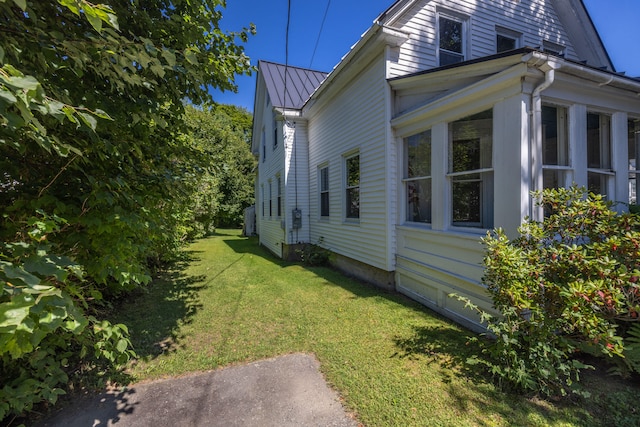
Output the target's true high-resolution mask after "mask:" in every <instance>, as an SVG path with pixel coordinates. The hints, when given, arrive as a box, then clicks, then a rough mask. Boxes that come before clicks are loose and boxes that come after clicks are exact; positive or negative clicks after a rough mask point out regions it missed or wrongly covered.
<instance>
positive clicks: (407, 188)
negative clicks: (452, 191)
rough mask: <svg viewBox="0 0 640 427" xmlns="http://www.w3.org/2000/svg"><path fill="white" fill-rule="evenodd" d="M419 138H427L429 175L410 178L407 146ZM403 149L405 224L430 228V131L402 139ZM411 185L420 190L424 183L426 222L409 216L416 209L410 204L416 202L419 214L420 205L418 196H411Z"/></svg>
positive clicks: (431, 188)
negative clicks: (426, 203) (427, 201)
mask: <svg viewBox="0 0 640 427" xmlns="http://www.w3.org/2000/svg"><path fill="white" fill-rule="evenodd" d="M421 137H426V138H428V144H429V159H430V164H429V174H428V175H415V176H411V175H412V174H411V171H410V170H409V145H410V144H411V139H412V138H421ZM403 147H404V160H403V168H404V175H403V176H404V178H403V179H402V184H403V188H404V206H405V222H406V223H408V224H411V225H417V224H420V225H428V226H431V223H432V221H433V177H432V174H433V165H432V164H431V163H433V156H432V151H433V148H432V147H433V141H432V136H431V129H427V130H424V131H422V132H419V133H417V134H414V135H410V136H408V137H406V138H404V141H403ZM412 183H418V188H420V184H421V183H425V185H426V186H428V192H429V199H430V201H429V212H428V214H427V220H424V221H416V218H415V215H411V212H412V211H414V212H415V208H416V203H415V202H412V200H418V203H417V206H418V212H421V210H420V203H419V202H420V195H418V196H417V197H414V196H412V187H411V186H412ZM427 183H428V184H427ZM415 190H416V189H415V187H414V188H413V192H415Z"/></svg>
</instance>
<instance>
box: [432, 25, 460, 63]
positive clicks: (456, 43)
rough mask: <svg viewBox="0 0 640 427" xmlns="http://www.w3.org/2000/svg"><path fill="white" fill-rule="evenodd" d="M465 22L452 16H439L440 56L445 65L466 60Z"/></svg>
mask: <svg viewBox="0 0 640 427" xmlns="http://www.w3.org/2000/svg"><path fill="white" fill-rule="evenodd" d="M464 34H465V22H464V21H462V20H461V19H457V18H453V17H450V16H444V15H439V16H438V39H439V41H438V48H439V49H438V58H439V65H440V66H445V65H450V64H457V63H459V62H462V61H464V59H465V58H464V51H465V48H466V46H465V45H466V41H465V37H464Z"/></svg>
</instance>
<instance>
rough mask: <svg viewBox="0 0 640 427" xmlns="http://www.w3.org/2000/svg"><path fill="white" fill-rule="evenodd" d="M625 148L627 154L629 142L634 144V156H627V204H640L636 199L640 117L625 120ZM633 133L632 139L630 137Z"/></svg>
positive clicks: (638, 180)
mask: <svg viewBox="0 0 640 427" xmlns="http://www.w3.org/2000/svg"><path fill="white" fill-rule="evenodd" d="M634 124H635V126H634V127H635V132H634V131H633V128H632V126H633V125H634ZM627 126H629V127H628V129H627V135H628V140H627V147H628V148H627V149H628V150H629V154H631V149H630V147H629V145H630V144H634V145H635V147H634V151H635V158H632V157H631V156H629V159H628V165H629V171H628V172H629V204H630V205H638V204H640V203H639V201H638V183H639V182H640V161H639V160H640V118H638V117H629V119H628V120H627ZM632 132H633V135H634V137H633V138H634V140H632V139H631V138H630V137H631V135H632Z"/></svg>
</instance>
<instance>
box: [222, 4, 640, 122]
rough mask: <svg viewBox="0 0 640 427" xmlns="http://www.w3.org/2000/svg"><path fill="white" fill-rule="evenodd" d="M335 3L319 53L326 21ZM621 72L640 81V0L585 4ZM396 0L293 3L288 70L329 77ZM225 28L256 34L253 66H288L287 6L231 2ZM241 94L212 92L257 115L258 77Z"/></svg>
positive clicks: (251, 44)
mask: <svg viewBox="0 0 640 427" xmlns="http://www.w3.org/2000/svg"><path fill="white" fill-rule="evenodd" d="M328 1H331V3H330V7H329V9H328V13H327V17H326V21H325V23H324V27H323V30H322V33H321V35H320V39H319V42H318V47H317V50H316V51H315V56H313V53H314V47H315V46H316V41H317V40H318V34H319V33H320V26H321V24H322V18H323V16H324V14H325V10H326V8H327V4H328ZM583 1H584V3H585V5H586V6H587V9H588V10H589V14H590V15H591V18H592V19H593V21H594V23H595V25H596V28H597V29H598V32H599V33H600V37H601V38H602V40H603V42H604V44H605V46H606V48H607V50H608V52H609V55H610V56H611V60H612V61H613V64H614V66H615V67H616V69H617V70H618V71H626V72H627V75H630V76H640V25H639V24H638V22H640V0H583ZM393 2H394V0H291V23H290V27H289V65H294V66H298V67H304V68H312V69H315V70H320V71H331V69H332V68H333V67H334V66H335V65H336V64H338V62H339V61H340V58H342V56H344V55H345V54H346V53H347V52H348V51H349V49H350V48H351V46H352V45H353V44H354V43H356V42H357V41H358V39H359V38H360V36H361V35H362V33H364V32H365V31H366V30H367V29H368V28H369V27H370V26H371V24H372V23H373V21H374V19H375V18H377V17H378V15H380V14H381V13H382V12H383V11H385V10H386V9H387V8H388V7H389V6H390V5H391V4H393ZM222 16H223V18H222V21H221V23H220V26H221V28H222V29H223V30H224V31H239V30H240V29H242V27H244V26H248V25H249V23H253V24H255V25H256V28H257V34H256V35H255V36H253V37H251V38H250V39H249V41H248V43H246V44H245V51H246V53H247V55H248V56H249V57H250V58H251V63H252V64H254V65H255V64H257V62H258V60H259V59H264V60H267V61H273V62H279V63H284V62H285V39H286V37H285V34H286V23H287V0H271V1H265V0H227V7H226V9H223V10H222ZM236 83H237V84H238V93H232V92H226V93H220V92H214V94H213V96H214V99H215V100H216V102H219V103H223V104H234V105H238V106H241V107H244V108H246V109H247V110H249V111H252V110H253V93H254V90H255V73H254V75H253V76H251V77H246V76H241V77H238V78H237V79H236Z"/></svg>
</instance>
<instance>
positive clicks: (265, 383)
mask: <svg viewBox="0 0 640 427" xmlns="http://www.w3.org/2000/svg"><path fill="white" fill-rule="evenodd" d="M319 366H320V364H319V363H318V361H317V359H316V358H315V357H313V356H312V355H308V354H290V355H287V356H281V357H277V358H275V359H268V360H263V361H259V362H255V363H251V364H248V365H243V366H234V367H230V368H225V369H221V370H217V371H212V372H205V373H198V374H193V375H188V376H184V377H180V378H175V379H167V380H160V381H155V382H149V383H142V384H137V385H132V386H131V387H129V388H127V389H126V390H125V391H123V392H120V393H116V392H111V393H104V394H102V395H99V396H97V397H94V398H92V399H87V400H84V401H79V402H77V403H75V404H73V405H72V406H71V407H66V408H64V409H62V410H61V411H60V412H59V413H58V414H56V415H54V416H53V418H50V419H48V420H46V421H44V422H42V423H40V424H38V426H40V427H53V426H60V427H76V426H78V427H80V426H81V427H98V426H99V427H103V426H116V427H134V426H135V427H152V426H153V427H164V426H171V427H178V426H189V427H204V426H225V427H231V426H243V427H250V426H256V427H258V426H259V427H269V426H274V427H275V426H277V427H286V426H292V427H293V426H296V427H300V426H322V427H355V426H357V425H358V423H357V422H356V421H354V420H353V419H352V418H350V417H349V416H348V415H347V414H346V413H345V411H344V409H343V407H342V405H341V404H340V401H339V400H338V395H337V394H336V393H335V392H334V391H333V390H331V389H330V388H329V387H328V386H327V384H326V382H325V381H324V378H323V377H322V374H321V373H320V371H319V370H318V368H319Z"/></svg>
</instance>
